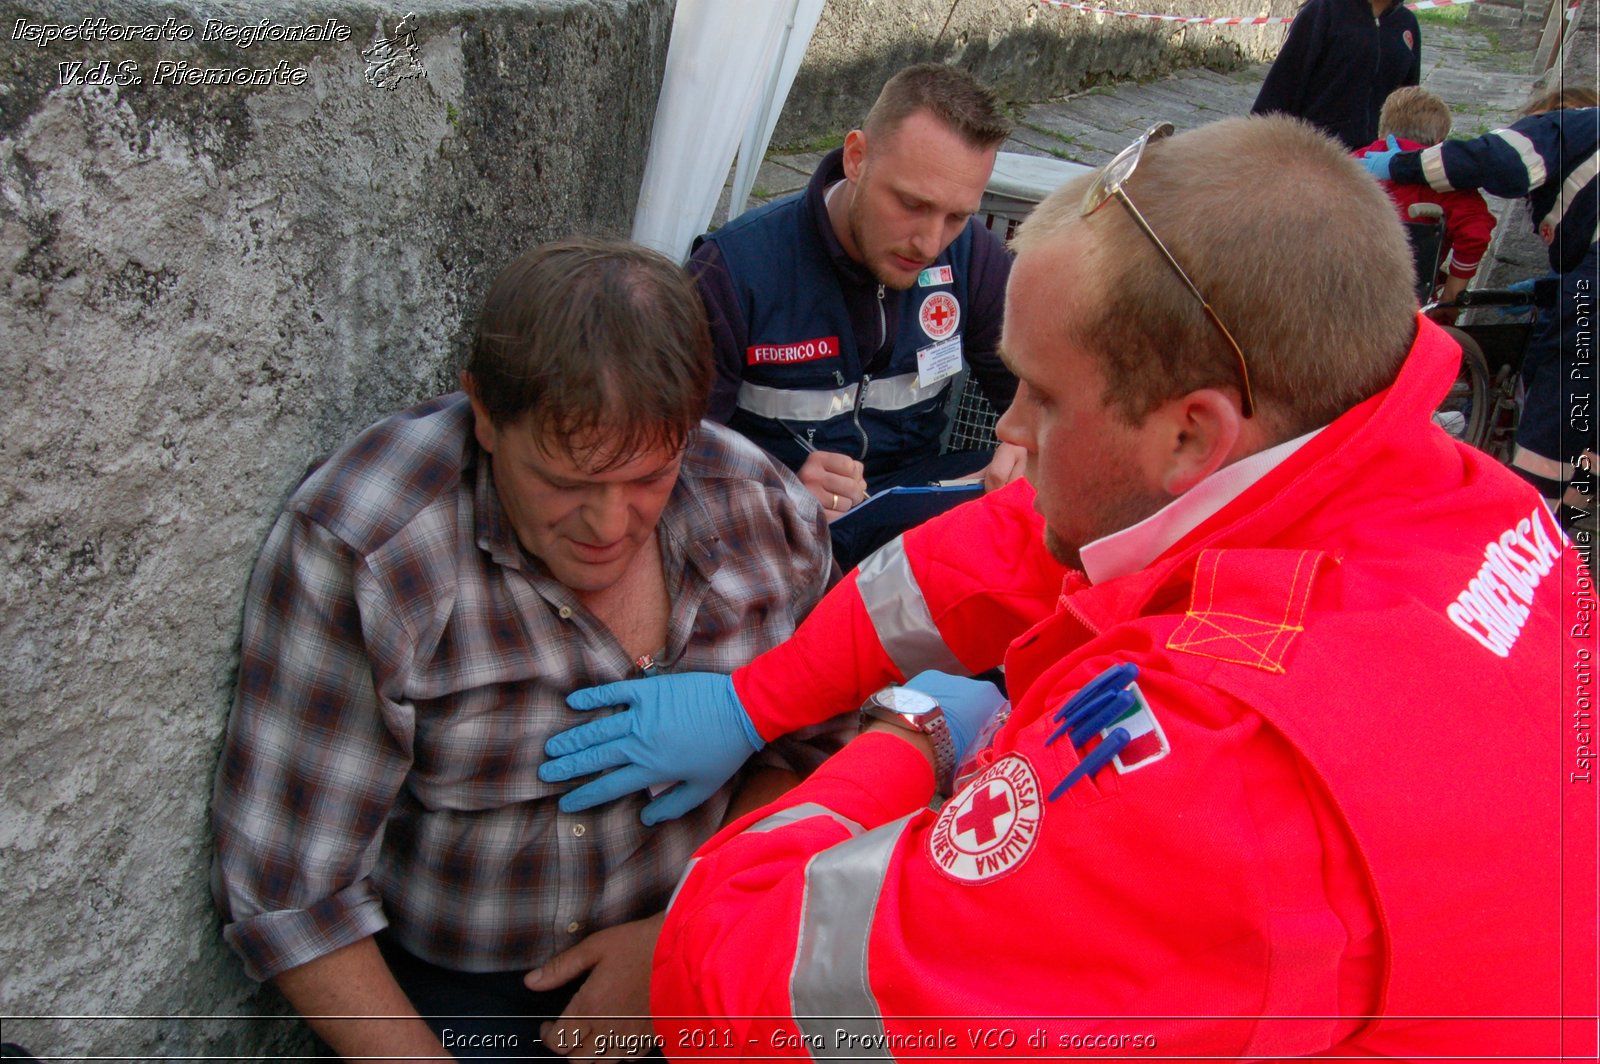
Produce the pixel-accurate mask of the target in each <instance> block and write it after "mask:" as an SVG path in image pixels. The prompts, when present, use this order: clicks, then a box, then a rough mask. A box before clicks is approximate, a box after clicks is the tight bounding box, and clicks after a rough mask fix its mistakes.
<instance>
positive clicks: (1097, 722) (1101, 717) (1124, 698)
mask: <svg viewBox="0 0 1600 1064" xmlns="http://www.w3.org/2000/svg"><path fill="white" fill-rule="evenodd" d="M1133 707H1134V698H1133V692H1132V691H1129V690H1126V689H1124V690H1121V691H1118V692H1117V693H1116V694H1115V695H1112V696H1111V697H1110V698H1109V699H1107V700H1106V703H1105V707H1104V708H1103V709H1101V710H1099V711H1097V712H1096V713H1095V715H1094V716H1092V717H1090V718H1089V719H1088V720H1086V721H1084V722H1083V723H1082V724H1080V725H1078V726H1077V727H1076V728H1073V729H1072V745H1073V746H1082V745H1083V744H1084V743H1086V742H1088V741H1089V740H1090V739H1091V738H1093V737H1094V736H1095V734H1096V733H1097V732H1099V731H1100V729H1101V728H1104V727H1106V726H1107V725H1109V724H1110V723H1111V722H1112V721H1114V720H1116V719H1117V718H1118V717H1120V716H1122V715H1123V714H1124V713H1126V712H1128V710H1130V709H1132V708H1133Z"/></svg>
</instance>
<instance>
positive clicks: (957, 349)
mask: <svg viewBox="0 0 1600 1064" xmlns="http://www.w3.org/2000/svg"><path fill="white" fill-rule="evenodd" d="M960 370H961V337H960V336H959V335H957V336H952V337H950V339H948V340H940V341H939V342H938V343H936V344H929V345H928V346H927V347H920V348H918V349H917V387H919V388H926V387H928V386H929V385H933V384H938V383H939V382H940V381H942V380H944V379H946V378H948V377H954V376H955V375H956V374H957V373H958V372H960Z"/></svg>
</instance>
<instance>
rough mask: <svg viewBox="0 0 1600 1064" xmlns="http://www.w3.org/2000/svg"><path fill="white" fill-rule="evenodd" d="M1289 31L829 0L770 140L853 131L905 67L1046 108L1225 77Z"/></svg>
mask: <svg viewBox="0 0 1600 1064" xmlns="http://www.w3.org/2000/svg"><path fill="white" fill-rule="evenodd" d="M1099 6H1102V7H1105V8H1108V9H1112V10H1119V11H1142V12H1150V13H1156V14H1169V15H1184V16H1242V17H1248V18H1257V17H1262V16H1269V15H1271V16H1289V15H1293V14H1294V12H1295V11H1296V10H1297V9H1298V8H1299V6H1300V2H1299V0H1101V2H1100V4H1099ZM947 19H948V25H947V24H946V20H947ZM1286 32H1287V27H1284V26H1261V27H1250V26H1227V27H1209V26H1184V25H1180V24H1176V23H1169V22H1158V21H1154V20H1150V19H1133V18H1120V17H1113V16H1107V15H1089V14H1082V13H1079V12H1077V11H1070V10H1066V9H1064V8H1059V7H1051V6H1046V5H1042V4H1040V3H1038V2H1037V0H957V2H955V3H952V2H951V0H828V4H827V7H826V8H825V9H824V10H823V14H822V21H821V22H820V23H819V24H818V26H817V32H816V35H815V37H813V38H812V42H811V48H810V50H809V51H808V52H807V54H806V59H805V62H804V63H803V64H801V67H800V72H799V74H798V75H796V77H795V83H794V88H793V90H792V91H791V92H790V94H789V101H788V103H787V104H786V105H785V106H784V111H783V117H782V118H781V119H780V120H779V122H778V127H777V131H776V132H775V134H774V136H773V143H775V144H783V145H796V144H804V143H807V142H809V141H812V140H814V139H816V138H818V137H826V136H829V135H833V134H837V133H838V132H839V131H842V130H846V129H849V128H851V127H852V126H854V125H856V124H858V123H859V122H860V121H861V118H862V116H863V115H865V114H866V111H867V108H868V107H870V106H871V105H872V101H873V100H874V99H876V98H877V95H878V90H879V89H880V88H882V87H883V83H884V82H885V81H887V80H888V79H889V77H890V75H892V74H893V73H894V72H895V71H896V70H899V69H900V68H901V67H904V66H907V65H909V64H911V63H921V62H948V63H954V64H955V65H957V66H960V67H963V68H965V69H967V70H970V71H972V73H973V74H975V75H976V76H977V77H978V78H980V79H981V80H982V81H984V82H985V83H986V84H989V85H992V86H994V87H995V89H996V90H997V91H998V92H999V93H1000V94H1001V95H1002V96H1003V97H1005V98H1006V99H1008V100H1013V101H1025V100H1029V101H1031V100H1044V99H1049V98H1051V97H1054V96H1061V95H1065V94H1066V93H1069V92H1076V91H1078V90H1080V89H1084V88H1088V87H1089V86H1091V85H1095V84H1100V83H1103V82H1108V81H1115V80H1119V79H1126V78H1141V79H1142V78H1152V77H1157V76H1159V75H1162V74H1166V73H1169V72H1171V71H1172V70H1174V69H1177V68H1181V67H1189V66H1202V65H1203V66H1212V67H1217V68H1220V69H1231V68H1233V67H1236V66H1238V65H1240V64H1242V63H1247V62H1257V61H1259V60H1263V59H1271V58H1272V57H1273V56H1275V55H1276V54H1277V52H1278V48H1279V47H1280V46H1281V45H1282V43H1283V37H1284V34H1285V33H1286Z"/></svg>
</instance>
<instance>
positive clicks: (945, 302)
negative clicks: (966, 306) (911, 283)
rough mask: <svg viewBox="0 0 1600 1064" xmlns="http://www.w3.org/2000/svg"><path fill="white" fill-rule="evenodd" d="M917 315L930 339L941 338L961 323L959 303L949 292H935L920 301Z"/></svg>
mask: <svg viewBox="0 0 1600 1064" xmlns="http://www.w3.org/2000/svg"><path fill="white" fill-rule="evenodd" d="M918 317H919V318H920V319H921V321H922V331H923V332H925V333H927V334H928V339H930V340H943V339H944V338H945V337H947V336H950V335H952V334H953V333H954V332H955V331H956V328H957V327H958V326H960V324H961V304H960V303H957V302H956V297H955V296H953V295H951V294H950V293H949V292H935V293H933V294H932V295H930V296H929V297H928V298H927V299H924V300H923V301H922V310H921V311H920V312H919V314H918Z"/></svg>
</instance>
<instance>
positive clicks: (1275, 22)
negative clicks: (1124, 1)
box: [1039, 0, 1581, 26]
mask: <svg viewBox="0 0 1600 1064" xmlns="http://www.w3.org/2000/svg"><path fill="white" fill-rule="evenodd" d="M1039 2H1040V3H1041V4H1047V5H1049V6H1050V7H1064V8H1067V9H1068V10H1071V11H1081V12H1083V13H1084V14H1086V15H1115V16H1117V17H1118V18H1148V19H1155V20H1156V21H1158V22H1182V23H1184V24H1186V25H1189V26H1287V25H1288V24H1289V23H1291V22H1293V21H1294V16H1293V15H1284V16H1270V17H1264V18H1242V17H1240V18H1232V17H1224V16H1220V15H1213V16H1200V17H1195V16H1190V15H1157V14H1153V13H1151V12H1149V11H1113V10H1111V9H1110V8H1106V7H1095V6H1094V5H1092V4H1075V3H1071V2H1070V0H1039ZM1476 2H1477V0H1417V2H1416V3H1414V4H1407V5H1406V6H1407V7H1409V8H1410V9H1411V10H1413V11H1426V10H1428V9H1429V8H1434V7H1460V6H1461V5H1463V4H1472V3H1476ZM1580 2H1581V0H1572V3H1571V5H1570V6H1569V7H1568V8H1567V17H1568V18H1569V19H1570V18H1571V17H1572V13H1573V12H1574V11H1576V10H1577V7H1578V4H1579V3H1580Z"/></svg>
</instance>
